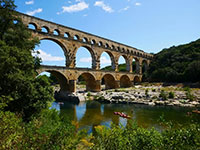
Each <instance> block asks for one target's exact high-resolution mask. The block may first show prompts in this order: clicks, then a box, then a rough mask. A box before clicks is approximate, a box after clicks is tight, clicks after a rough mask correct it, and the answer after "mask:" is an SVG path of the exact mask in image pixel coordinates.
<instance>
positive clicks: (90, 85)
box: [79, 73, 98, 91]
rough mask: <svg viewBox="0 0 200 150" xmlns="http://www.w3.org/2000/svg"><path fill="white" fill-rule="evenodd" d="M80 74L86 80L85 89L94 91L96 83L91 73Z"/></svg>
mask: <svg viewBox="0 0 200 150" xmlns="http://www.w3.org/2000/svg"><path fill="white" fill-rule="evenodd" d="M80 76H82V77H83V78H84V80H85V81H86V91H96V89H97V86H98V85H97V83H96V80H95V77H94V76H93V75H92V74H91V73H82V74H81V75H80ZM80 76H79V77H80Z"/></svg>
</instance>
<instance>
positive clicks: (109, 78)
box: [102, 74, 116, 89]
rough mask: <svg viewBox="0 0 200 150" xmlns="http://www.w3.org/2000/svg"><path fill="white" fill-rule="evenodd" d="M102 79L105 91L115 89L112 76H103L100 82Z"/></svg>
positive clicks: (114, 81)
mask: <svg viewBox="0 0 200 150" xmlns="http://www.w3.org/2000/svg"><path fill="white" fill-rule="evenodd" d="M103 79H104V83H105V88H106V89H115V88H116V80H115V78H114V76H113V75H111V74H105V75H104V76H103V77H102V80H103Z"/></svg>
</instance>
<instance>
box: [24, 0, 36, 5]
mask: <svg viewBox="0 0 200 150" xmlns="http://www.w3.org/2000/svg"><path fill="white" fill-rule="evenodd" d="M25 4H26V5H32V4H34V0H30V1H26V2H25Z"/></svg>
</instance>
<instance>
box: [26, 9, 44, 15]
mask: <svg viewBox="0 0 200 150" xmlns="http://www.w3.org/2000/svg"><path fill="white" fill-rule="evenodd" d="M40 12H42V8H38V9H36V10H33V11H27V12H26V14H27V15H30V16H33V15H35V14H37V13H40Z"/></svg>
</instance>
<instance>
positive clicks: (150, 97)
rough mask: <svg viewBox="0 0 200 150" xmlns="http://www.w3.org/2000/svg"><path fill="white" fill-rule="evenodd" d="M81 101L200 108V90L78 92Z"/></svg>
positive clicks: (138, 88)
mask: <svg viewBox="0 0 200 150" xmlns="http://www.w3.org/2000/svg"><path fill="white" fill-rule="evenodd" d="M75 95H76V96H78V97H79V99H80V100H81V101H84V100H97V101H100V102H104V103H127V104H145V105H168V106H183V107H200V89H198V88H196V89H191V88H182V87H177V86H168V87H163V86H161V85H160V86H155V85H151V86H144V85H137V86H134V87H131V88H123V89H115V90H103V91H101V92H97V93H94V92H77V93H75Z"/></svg>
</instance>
